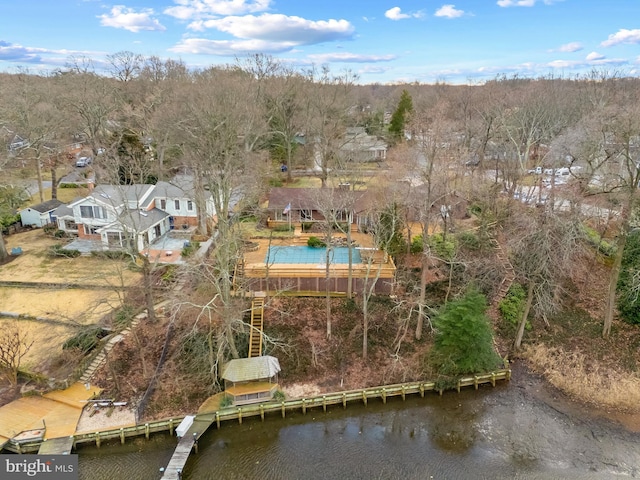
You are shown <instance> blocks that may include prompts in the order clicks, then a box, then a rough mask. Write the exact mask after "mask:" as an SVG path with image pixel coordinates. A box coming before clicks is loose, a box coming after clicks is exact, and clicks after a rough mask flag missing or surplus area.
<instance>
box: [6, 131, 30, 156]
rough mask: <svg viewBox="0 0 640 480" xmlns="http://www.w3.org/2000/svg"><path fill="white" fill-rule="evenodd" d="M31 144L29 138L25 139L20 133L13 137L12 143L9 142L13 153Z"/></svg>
mask: <svg viewBox="0 0 640 480" xmlns="http://www.w3.org/2000/svg"><path fill="white" fill-rule="evenodd" d="M30 145H31V144H30V143H29V140H25V139H24V138H22V137H21V136H20V135H14V137H13V138H12V139H11V143H9V151H10V152H11V153H17V152H19V151H20V150H22V149H23V148H27V147H29V146H30Z"/></svg>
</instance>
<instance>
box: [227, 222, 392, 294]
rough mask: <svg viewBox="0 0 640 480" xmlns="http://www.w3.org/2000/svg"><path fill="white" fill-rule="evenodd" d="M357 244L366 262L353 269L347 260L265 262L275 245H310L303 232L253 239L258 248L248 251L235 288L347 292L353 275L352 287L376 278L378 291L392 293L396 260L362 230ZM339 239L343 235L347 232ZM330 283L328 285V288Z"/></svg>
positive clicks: (355, 289)
mask: <svg viewBox="0 0 640 480" xmlns="http://www.w3.org/2000/svg"><path fill="white" fill-rule="evenodd" d="M353 235H354V237H355V238H353V239H352V240H353V241H354V242H356V245H357V246H356V247H355V248H359V249H360V250H359V253H360V256H361V257H362V262H359V263H357V262H356V263H352V265H351V271H349V265H348V264H347V263H344V264H341V263H332V264H330V266H329V274H328V280H327V267H326V263H325V262H321V263H318V264H310V263H270V264H267V263H265V260H266V258H267V252H268V250H269V248H270V247H271V248H274V247H302V246H306V245H307V239H308V237H309V236H310V235H308V234H302V235H299V236H295V237H290V238H286V239H273V240H271V241H269V240H267V239H253V238H252V239H251V242H253V243H255V244H256V246H257V247H256V248H252V249H251V251H247V252H245V253H244V256H243V263H242V265H241V269H240V270H241V273H240V274H238V270H236V275H235V288H236V290H237V291H268V292H287V293H288V294H290V295H295V294H297V295H299V296H306V295H308V293H309V292H326V291H327V288H328V290H329V292H336V293H344V292H346V291H347V284H348V280H349V277H350V278H351V282H352V290H353V291H354V292H359V291H361V290H362V289H363V288H365V285H366V283H367V282H369V281H372V280H373V279H375V278H376V277H377V278H378V280H377V282H376V293H381V294H388V293H390V292H391V290H392V284H393V283H394V279H395V273H396V266H395V264H394V263H393V260H392V259H391V258H390V257H389V256H388V255H386V254H385V253H384V252H382V251H379V250H375V249H373V247H372V244H371V237H370V236H369V235H364V234H361V233H357V234H356V233H354V234H353ZM336 237H337V238H342V239H343V241H344V235H343V236H342V237H340V236H339V235H336ZM327 283H328V287H327Z"/></svg>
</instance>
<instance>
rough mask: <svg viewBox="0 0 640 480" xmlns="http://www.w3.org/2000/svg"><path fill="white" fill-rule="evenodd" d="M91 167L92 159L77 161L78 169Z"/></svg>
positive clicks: (79, 159) (82, 158) (81, 158)
mask: <svg viewBox="0 0 640 480" xmlns="http://www.w3.org/2000/svg"><path fill="white" fill-rule="evenodd" d="M89 165H91V157H80V158H78V160H76V167H86V166H89Z"/></svg>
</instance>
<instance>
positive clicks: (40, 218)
mask: <svg viewBox="0 0 640 480" xmlns="http://www.w3.org/2000/svg"><path fill="white" fill-rule="evenodd" d="M60 205H62V202H61V201H60V200H57V199H53V200H47V201H46V202H42V203H39V204H37V205H32V206H30V207H27V208H24V209H22V210H20V221H21V222H22V225H23V226H25V227H44V226H45V225H47V224H49V223H54V222H55V221H56V217H55V215H54V211H55V210H56V208H57V207H59V206H60Z"/></svg>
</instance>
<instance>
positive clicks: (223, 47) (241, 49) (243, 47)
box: [169, 38, 295, 57]
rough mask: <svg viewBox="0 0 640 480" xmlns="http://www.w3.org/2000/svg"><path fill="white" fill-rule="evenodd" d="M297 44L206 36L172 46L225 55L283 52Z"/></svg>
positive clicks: (199, 52) (185, 49)
mask: <svg viewBox="0 0 640 480" xmlns="http://www.w3.org/2000/svg"><path fill="white" fill-rule="evenodd" d="M294 46H295V45H294V44H287V43H285V42H266V41H264V40H208V39H204V38H187V39H184V40H182V41H181V42H180V43H178V44H177V45H175V46H174V47H172V48H170V49H169V50H171V51H172V52H176V53H185V54H187V53H188V54H196V55H218V56H223V57H228V56H234V55H239V54H244V53H255V52H264V53H281V52H286V51H289V50H291V49H292V48H293V47H294Z"/></svg>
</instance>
